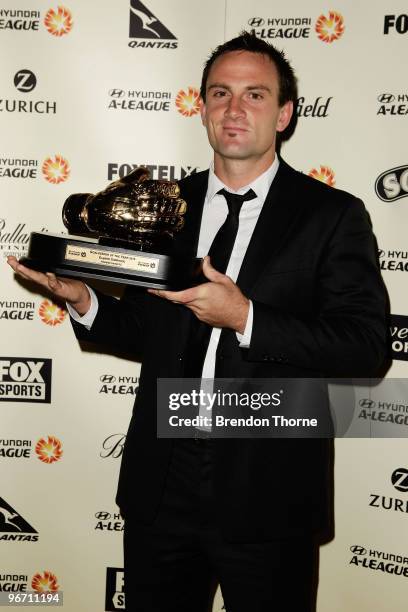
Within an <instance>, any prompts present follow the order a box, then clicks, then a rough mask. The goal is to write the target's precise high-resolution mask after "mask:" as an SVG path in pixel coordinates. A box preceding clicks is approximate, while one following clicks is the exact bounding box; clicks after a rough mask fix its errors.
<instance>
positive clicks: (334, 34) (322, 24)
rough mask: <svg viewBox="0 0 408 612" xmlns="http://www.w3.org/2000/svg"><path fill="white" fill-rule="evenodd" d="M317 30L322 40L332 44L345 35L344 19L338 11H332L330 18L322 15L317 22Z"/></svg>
mask: <svg viewBox="0 0 408 612" xmlns="http://www.w3.org/2000/svg"><path fill="white" fill-rule="evenodd" d="M315 30H316V33H317V36H318V38H319V39H320V40H322V41H323V42H326V43H332V42H333V41H335V40H338V39H339V38H340V36H343V33H344V19H343V17H342V16H341V15H340V13H337V12H336V11H330V12H329V15H328V17H326V15H320V17H318V19H317V21H316V25H315Z"/></svg>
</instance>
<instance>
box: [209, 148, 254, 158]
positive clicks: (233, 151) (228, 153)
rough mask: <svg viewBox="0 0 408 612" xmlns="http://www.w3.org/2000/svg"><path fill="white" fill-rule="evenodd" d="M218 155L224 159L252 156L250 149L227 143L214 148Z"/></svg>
mask: <svg viewBox="0 0 408 612" xmlns="http://www.w3.org/2000/svg"><path fill="white" fill-rule="evenodd" d="M214 151H215V152H216V153H218V155H220V156H221V157H224V158H225V159H248V158H249V157H252V155H251V151H250V150H249V149H247V148H245V147H242V146H239V145H228V146H223V147H218V148H217V149H214Z"/></svg>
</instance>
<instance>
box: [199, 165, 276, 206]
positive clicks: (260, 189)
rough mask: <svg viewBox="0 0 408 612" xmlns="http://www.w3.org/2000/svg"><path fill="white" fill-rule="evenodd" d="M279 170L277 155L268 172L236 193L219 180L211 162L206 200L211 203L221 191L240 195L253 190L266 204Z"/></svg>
mask: <svg viewBox="0 0 408 612" xmlns="http://www.w3.org/2000/svg"><path fill="white" fill-rule="evenodd" d="M278 168H279V159H278V156H277V155H275V159H274V160H273V163H272V164H271V165H270V166H269V168H268V169H267V170H265V172H263V173H262V174H261V175H260V176H258V177H257V178H256V179H255V180H254V181H252V183H249V184H248V185H245V186H244V187H241V188H240V189H238V190H237V191H234V190H233V189H230V188H229V187H227V186H226V185H224V183H223V182H222V181H221V180H220V179H219V178H218V176H217V175H216V174H215V172H214V162H211V165H210V169H209V175H208V188H207V197H206V200H207V202H211V200H212V199H213V198H214V196H215V195H217V192H218V191H219V190H220V189H226V190H227V191H230V192H231V193H239V194H243V193H246V192H247V191H248V189H253V191H254V192H255V193H256V197H257V198H259V199H260V200H261V202H264V201H265V199H266V196H267V195H268V191H269V189H270V186H271V185H272V181H273V179H274V178H275V176H276V173H277V171H278Z"/></svg>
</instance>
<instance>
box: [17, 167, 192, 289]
mask: <svg viewBox="0 0 408 612" xmlns="http://www.w3.org/2000/svg"><path fill="white" fill-rule="evenodd" d="M186 207H187V205H186V202H185V201H184V200H183V199H181V198H180V189H179V186H178V184H177V183H176V182H171V181H155V180H150V179H149V171H148V170H147V169H146V168H138V169H136V170H134V171H133V172H131V173H130V174H128V175H127V176H125V177H123V178H122V179H119V180H117V181H115V182H113V183H111V184H110V185H108V186H107V187H106V189H104V190H103V191H101V192H99V193H97V194H95V195H93V194H89V193H85V194H83V193H80V194H74V195H71V196H70V197H69V198H68V199H67V200H66V201H65V204H64V207H63V211H62V218H63V222H64V225H65V227H66V228H67V229H68V232H69V235H68V236H64V235H61V234H49V233H46V232H33V233H32V234H31V237H30V244H29V247H28V255H27V257H25V258H23V259H22V260H21V263H22V264H24V265H25V266H28V267H30V268H33V269H35V270H40V271H43V272H54V273H55V274H57V275H59V276H68V277H80V278H91V279H92V278H96V279H100V280H105V281H113V282H117V283H124V284H132V285H141V286H144V287H155V288H158V289H182V288H185V287H188V286H191V285H194V284H196V283H197V282H198V279H199V278H200V273H201V260H200V259H197V258H195V257H193V256H190V257H187V256H181V255H176V254H174V253H173V252H172V251H173V249H172V246H173V239H174V236H175V234H176V233H177V232H178V231H180V230H181V229H182V227H183V225H184V213H185V211H186Z"/></svg>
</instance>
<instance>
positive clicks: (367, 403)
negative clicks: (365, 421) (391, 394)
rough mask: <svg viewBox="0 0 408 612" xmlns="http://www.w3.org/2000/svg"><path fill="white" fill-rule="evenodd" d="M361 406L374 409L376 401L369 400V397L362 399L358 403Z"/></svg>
mask: <svg viewBox="0 0 408 612" xmlns="http://www.w3.org/2000/svg"><path fill="white" fill-rule="evenodd" d="M358 404H359V406H361V407H362V408H368V409H370V408H374V407H375V401H374V400H371V399H368V397H363V399H361V400H360V401H359V402H358Z"/></svg>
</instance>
